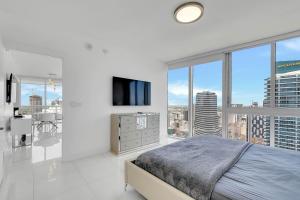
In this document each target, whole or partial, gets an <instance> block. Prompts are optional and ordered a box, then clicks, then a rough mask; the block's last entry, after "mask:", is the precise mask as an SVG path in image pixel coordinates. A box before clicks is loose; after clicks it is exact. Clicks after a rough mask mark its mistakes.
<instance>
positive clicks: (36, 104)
mask: <svg viewBox="0 0 300 200" xmlns="http://www.w3.org/2000/svg"><path fill="white" fill-rule="evenodd" d="M29 102H30V106H31V109H32V113H37V112H42V97H41V96H38V95H32V96H29Z"/></svg>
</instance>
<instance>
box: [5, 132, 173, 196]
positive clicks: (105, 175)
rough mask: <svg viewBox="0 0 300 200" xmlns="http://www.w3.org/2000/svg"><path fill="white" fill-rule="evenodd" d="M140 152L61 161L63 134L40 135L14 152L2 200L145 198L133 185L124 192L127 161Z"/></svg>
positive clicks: (107, 154)
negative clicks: (31, 143) (125, 164)
mask: <svg viewBox="0 0 300 200" xmlns="http://www.w3.org/2000/svg"><path fill="white" fill-rule="evenodd" d="M173 141H174V140H172V139H170V141H168V142H173ZM139 153H140V152H137V153H134V154H130V155H126V156H115V155H113V154H111V153H106V154H102V155H98V156H94V157H89V158H85V159H81V160H76V161H73V162H61V158H60V156H61V134H59V132H58V134H44V133H43V134H37V135H36V136H35V138H34V142H33V146H32V147H22V148H19V149H17V150H16V151H14V152H13V153H12V155H11V162H10V164H9V166H8V174H7V177H6V181H5V182H4V183H3V184H2V188H1V190H0V199H1V200H2V199H3V200H69V199H70V200H81V199H84V200H144V198H143V197H142V196H141V195H140V194H138V193H137V192H136V191H135V190H134V189H133V188H131V187H129V188H128V190H127V191H126V192H125V191H124V161H125V160H126V159H129V158H130V157H135V156H137V155H138V154H139Z"/></svg>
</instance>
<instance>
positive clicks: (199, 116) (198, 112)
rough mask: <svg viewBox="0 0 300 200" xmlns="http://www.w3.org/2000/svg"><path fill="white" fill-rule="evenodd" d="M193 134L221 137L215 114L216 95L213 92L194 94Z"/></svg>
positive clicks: (216, 114)
mask: <svg viewBox="0 0 300 200" xmlns="http://www.w3.org/2000/svg"><path fill="white" fill-rule="evenodd" d="M194 134H195V135H201V134H214V135H221V129H220V127H219V116H218V113H217V95H216V94H215V93H213V92H209V91H207V92H199V93H197V94H196V104H195V120H194Z"/></svg>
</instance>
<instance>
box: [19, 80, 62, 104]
mask: <svg viewBox="0 0 300 200" xmlns="http://www.w3.org/2000/svg"><path fill="white" fill-rule="evenodd" d="M31 95H38V96H41V97H42V99H43V101H44V85H42V84H27V83H22V84H21V105H24V106H28V105H29V96H31ZM56 99H62V87H61V86H60V85H57V86H56V87H55V90H54V89H53V87H52V86H47V105H51V102H52V101H53V100H56Z"/></svg>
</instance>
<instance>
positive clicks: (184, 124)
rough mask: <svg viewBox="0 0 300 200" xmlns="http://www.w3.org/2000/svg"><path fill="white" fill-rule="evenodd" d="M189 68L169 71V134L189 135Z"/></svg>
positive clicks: (177, 135) (184, 136)
mask: <svg viewBox="0 0 300 200" xmlns="http://www.w3.org/2000/svg"><path fill="white" fill-rule="evenodd" d="M188 108H189V68H188V67H184V68H179V69H172V70H169V72H168V134H169V135H170V136H175V137H183V138H186V137H187V136H188V135H189V123H188V118H189V114H188V112H189V111H188V110H189V109H188Z"/></svg>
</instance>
